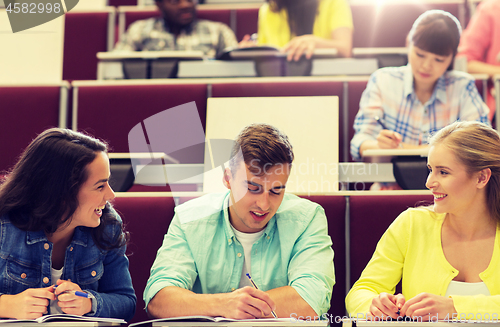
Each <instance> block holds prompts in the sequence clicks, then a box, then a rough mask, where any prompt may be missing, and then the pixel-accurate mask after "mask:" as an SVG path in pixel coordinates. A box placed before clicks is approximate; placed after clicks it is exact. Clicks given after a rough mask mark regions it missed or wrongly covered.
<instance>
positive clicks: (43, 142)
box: [0, 128, 128, 250]
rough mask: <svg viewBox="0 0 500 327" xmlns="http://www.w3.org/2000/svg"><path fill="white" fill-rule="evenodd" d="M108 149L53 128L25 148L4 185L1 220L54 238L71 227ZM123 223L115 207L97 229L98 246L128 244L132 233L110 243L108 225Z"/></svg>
mask: <svg viewBox="0 0 500 327" xmlns="http://www.w3.org/2000/svg"><path fill="white" fill-rule="evenodd" d="M98 152H107V145H106V144H105V143H104V142H102V141H100V140H97V139H95V138H93V137H90V136H88V135H85V134H82V133H78V132H74V131H72V130H68V129H60V128H52V129H48V130H46V131H44V132H43V133H41V134H40V135H38V136H37V137H36V138H35V139H34V140H33V141H32V142H31V143H30V144H29V145H28V147H27V148H26V149H25V150H24V152H23V153H22V155H21V157H20V159H19V161H18V162H17V163H16V164H15V166H14V168H13V169H12V170H11V171H10V173H9V174H8V175H7V176H6V177H5V178H4V180H3V183H2V184H1V185H0V217H2V216H5V215H8V217H9V219H10V221H11V222H12V224H13V225H14V226H16V227H17V228H19V229H21V230H25V231H41V230H42V231H44V232H45V233H46V234H48V235H50V234H53V233H54V232H55V231H56V230H57V228H58V227H59V226H61V225H63V224H69V223H70V222H71V219H72V216H73V214H74V213H75V211H76V209H77V208H78V205H79V203H78V192H79V190H80V187H81V186H82V185H83V183H85V181H86V180H87V178H88V172H87V166H88V165H89V164H90V163H91V162H92V161H94V159H95V158H96V155H97V153H98ZM112 224H121V222H120V221H119V220H118V219H117V217H116V212H115V211H114V210H113V209H112V208H111V205H110V204H107V205H106V208H105V210H103V214H102V216H101V223H100V224H99V226H98V227H96V228H92V229H91V234H92V237H93V239H94V242H95V243H96V245H97V246H98V247H99V248H101V249H104V250H110V249H114V248H118V247H121V246H123V245H124V244H126V242H127V240H128V233H126V232H125V231H124V230H123V227H122V233H121V235H120V236H119V237H117V238H114V239H112V240H111V239H110V236H109V235H106V234H105V232H104V230H105V228H106V226H107V225H112Z"/></svg>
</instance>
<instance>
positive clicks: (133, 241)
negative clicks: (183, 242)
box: [114, 196, 175, 323]
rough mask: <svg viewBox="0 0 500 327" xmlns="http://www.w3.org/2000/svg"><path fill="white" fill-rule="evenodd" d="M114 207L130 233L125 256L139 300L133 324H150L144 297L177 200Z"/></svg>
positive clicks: (117, 202) (121, 201)
mask: <svg viewBox="0 0 500 327" xmlns="http://www.w3.org/2000/svg"><path fill="white" fill-rule="evenodd" d="M114 207H115V209H116V211H117V212H118V213H119V214H120V216H121V218H122V220H123V222H124V224H125V229H126V230H127V231H129V232H130V242H129V243H128V245H127V252H126V253H127V256H128V259H129V270H130V275H131V276H132V284H133V286H134V290H135V294H136V296H137V307H136V310H135V315H134V318H133V319H132V320H131V321H130V323H134V322H140V321H144V320H148V319H149V318H148V316H147V314H146V311H145V310H144V308H145V303H144V300H143V293H144V289H145V287H146V282H147V280H148V278H149V275H150V269H151V266H152V265H153V262H154V260H155V258H156V252H157V251H158V249H159V248H160V246H161V245H162V243H163V236H164V235H165V234H166V233H167V230H168V227H169V225H170V221H171V220H172V218H173V216H174V208H175V204H174V198H173V197H168V196H161V197H117V198H115V199H114Z"/></svg>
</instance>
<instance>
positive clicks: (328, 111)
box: [203, 96, 339, 193]
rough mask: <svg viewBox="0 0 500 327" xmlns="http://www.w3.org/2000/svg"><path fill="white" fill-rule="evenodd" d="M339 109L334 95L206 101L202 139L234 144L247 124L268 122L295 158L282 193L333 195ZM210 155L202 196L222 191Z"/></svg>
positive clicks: (217, 169) (207, 154) (218, 170)
mask: <svg viewBox="0 0 500 327" xmlns="http://www.w3.org/2000/svg"><path fill="white" fill-rule="evenodd" d="M338 108H339V103H338V97H336V96H324V97H323V96H309V97H249V98H209V99H208V104H207V123H206V139H207V142H208V146H209V147H210V146H211V145H210V144H211V141H212V140H221V139H228V140H234V139H235V138H236V136H237V135H238V133H239V132H240V131H241V130H242V129H243V128H244V127H245V126H247V125H249V124H252V123H267V124H271V125H273V126H275V127H277V128H278V129H280V130H281V131H282V132H283V133H285V134H286V135H287V136H288V138H289V140H290V142H291V144H292V146H293V152H294V155H295V160H294V162H293V164H292V170H291V173H290V177H289V178H288V182H287V185H286V190H287V191H288V192H294V193H327V192H334V191H338V162H339V158H338V152H339V149H338V147H339V109H338ZM210 152H212V153H216V152H217V151H214V150H213V149H212V151H205V174H204V178H203V192H206V193H209V192H220V191H224V190H227V189H226V188H225V187H224V185H223V184H222V177H223V169H221V167H211V165H212V162H213V158H210ZM225 167H228V165H227V164H226V165H225ZM210 168H211V169H210Z"/></svg>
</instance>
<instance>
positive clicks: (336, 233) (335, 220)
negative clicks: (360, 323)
mask: <svg viewBox="0 0 500 327" xmlns="http://www.w3.org/2000/svg"><path fill="white" fill-rule="evenodd" d="M300 197H302V198H305V199H308V200H311V201H313V202H316V203H318V204H319V205H321V206H322V207H323V209H325V214H326V218H327V220H328V234H329V235H330V237H331V238H332V242H333V251H334V257H333V262H334V266H335V286H334V287H333V295H332V300H331V307H330V310H329V311H328V314H329V315H330V316H333V317H343V316H344V315H345V305H344V299H345V296H346V294H347V293H346V275H345V274H346V269H345V267H346V257H345V214H346V199H345V196H343V195H308V196H307V195H300ZM330 320H331V319H330Z"/></svg>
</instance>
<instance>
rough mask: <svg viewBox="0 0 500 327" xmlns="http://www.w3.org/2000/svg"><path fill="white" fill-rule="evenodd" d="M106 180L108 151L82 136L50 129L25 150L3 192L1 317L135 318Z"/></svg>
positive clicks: (121, 235) (0, 190) (0, 219)
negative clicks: (51, 315)
mask: <svg viewBox="0 0 500 327" xmlns="http://www.w3.org/2000/svg"><path fill="white" fill-rule="evenodd" d="M109 178H110V168H109V159H108V156H107V146H106V144H104V143H103V142H101V141H99V140H97V139H95V138H92V137H90V136H87V135H84V134H82V133H78V132H73V131H71V130H67V129H57V128H54V129H49V130H46V131H45V132H43V133H41V134H40V135H39V136H38V137H37V138H35V139H34V140H33V141H32V142H31V144H30V145H29V146H28V147H27V148H26V150H25V151H24V153H23V154H22V155H21V157H20V159H19V161H18V162H17V163H16V165H15V166H14V168H13V169H12V171H11V172H10V173H9V174H8V175H7V176H6V178H5V180H4V181H3V183H2V184H1V185H0V317H3V318H16V319H34V318H38V317H40V316H42V315H43V314H46V313H51V314H54V313H68V314H75V315H85V316H95V317H109V318H122V319H126V320H130V319H131V318H132V316H133V315H134V312H135V304H136V296H135V293H134V289H133V287H132V281H131V278H130V273H129V271H128V259H127V257H126V256H125V247H126V243H127V240H128V233H126V232H125V231H124V229H123V225H122V221H121V219H120V217H119V216H118V214H117V213H116V211H115V210H114V209H113V207H112V206H111V204H109V201H110V200H112V199H113V198H114V193H113V190H112V189H111V187H110V186H109ZM76 291H78V292H83V293H86V294H87V295H86V296H85V297H83V296H76V294H75V292H76Z"/></svg>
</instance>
